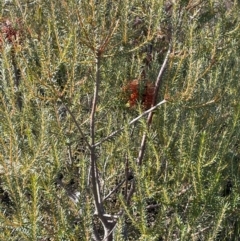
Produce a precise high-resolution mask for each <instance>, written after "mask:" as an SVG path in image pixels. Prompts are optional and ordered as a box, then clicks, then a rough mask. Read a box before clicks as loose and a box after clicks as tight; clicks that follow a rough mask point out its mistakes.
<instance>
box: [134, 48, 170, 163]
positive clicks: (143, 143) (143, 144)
mask: <svg viewBox="0 0 240 241" xmlns="http://www.w3.org/2000/svg"><path fill="white" fill-rule="evenodd" d="M170 52H171V47H169V49H168V52H167V54H166V57H165V59H164V62H163V65H162V67H161V69H160V71H159V73H158V77H157V79H156V82H155V91H154V97H153V103H152V105H155V103H156V102H157V97H158V92H159V89H160V85H161V83H162V77H163V74H164V71H165V70H166V67H167V61H168V57H169V54H170ZM152 117H153V112H152V111H151V112H149V114H148V118H147V127H148V128H149V126H150V125H151V123H152ZM146 140H147V132H144V134H143V136H142V141H141V146H140V150H139V153H138V158H137V164H138V165H141V164H142V160H143V156H144V153H145V149H146Z"/></svg>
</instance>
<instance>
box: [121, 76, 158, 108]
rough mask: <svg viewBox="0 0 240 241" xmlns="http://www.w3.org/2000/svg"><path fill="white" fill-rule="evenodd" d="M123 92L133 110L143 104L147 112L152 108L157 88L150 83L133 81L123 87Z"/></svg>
mask: <svg viewBox="0 0 240 241" xmlns="http://www.w3.org/2000/svg"><path fill="white" fill-rule="evenodd" d="M123 91H124V93H125V96H126V98H127V100H128V104H129V106H130V107H132V108H133V107H134V106H136V105H137V103H141V104H142V106H143V108H144V109H145V110H147V109H149V108H151V105H152V102H153V98H154V91H155V86H154V84H153V83H151V82H150V81H143V80H138V79H135V80H132V81H131V82H130V83H128V84H127V85H126V86H124V87H123Z"/></svg>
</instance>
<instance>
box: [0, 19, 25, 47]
mask: <svg viewBox="0 0 240 241" xmlns="http://www.w3.org/2000/svg"><path fill="white" fill-rule="evenodd" d="M22 35H23V29H22V24H21V20H19V19H17V20H16V21H15V22H14V24H13V22H11V21H10V20H9V19H1V20H0V48H2V46H3V43H4V42H6V43H8V44H12V45H20V43H21V40H20V38H21V37H22Z"/></svg>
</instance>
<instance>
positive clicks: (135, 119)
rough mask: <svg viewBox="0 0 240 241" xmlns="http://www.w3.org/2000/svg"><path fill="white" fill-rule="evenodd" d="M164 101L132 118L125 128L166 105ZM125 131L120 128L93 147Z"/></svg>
mask: <svg viewBox="0 0 240 241" xmlns="http://www.w3.org/2000/svg"><path fill="white" fill-rule="evenodd" d="M166 102H167V101H166V100H162V101H160V102H159V103H158V104H156V105H155V106H153V107H152V108H150V109H148V110H146V111H145V112H143V113H142V114H141V115H139V116H138V117H136V118H134V119H133V120H131V121H130V122H129V123H128V124H127V126H131V125H133V124H134V123H136V122H137V121H139V120H140V119H141V118H142V117H144V116H145V115H147V114H149V113H150V112H152V111H154V110H155V109H157V108H158V107H159V106H160V105H162V104H164V103H166ZM124 129H125V126H124V127H121V128H120V129H118V130H116V131H113V132H112V133H111V134H109V135H108V136H107V137H105V138H103V139H102V140H101V141H99V142H97V143H96V144H95V145H94V147H97V146H99V145H101V144H102V143H103V142H105V141H108V140H109V139H111V138H113V137H114V136H115V135H117V134H118V133H120V132H121V131H123V130H124Z"/></svg>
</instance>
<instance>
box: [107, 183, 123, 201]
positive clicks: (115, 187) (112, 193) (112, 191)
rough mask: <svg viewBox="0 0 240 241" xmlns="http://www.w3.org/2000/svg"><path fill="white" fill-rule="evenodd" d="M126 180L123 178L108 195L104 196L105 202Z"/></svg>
mask: <svg viewBox="0 0 240 241" xmlns="http://www.w3.org/2000/svg"><path fill="white" fill-rule="evenodd" d="M124 182H125V180H122V181H121V182H120V183H119V184H118V185H117V186H116V187H115V188H114V189H113V190H112V191H111V192H109V193H108V195H107V196H106V197H104V198H103V202H104V201H106V200H107V199H108V198H109V197H110V196H111V195H112V194H113V193H114V192H116V191H117V190H118V189H119V188H120V187H121V186H122V185H123V183H124Z"/></svg>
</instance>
